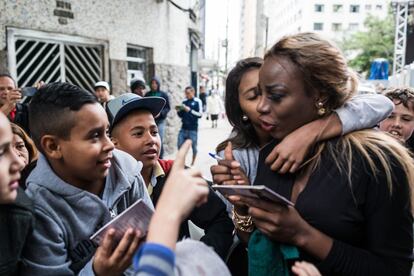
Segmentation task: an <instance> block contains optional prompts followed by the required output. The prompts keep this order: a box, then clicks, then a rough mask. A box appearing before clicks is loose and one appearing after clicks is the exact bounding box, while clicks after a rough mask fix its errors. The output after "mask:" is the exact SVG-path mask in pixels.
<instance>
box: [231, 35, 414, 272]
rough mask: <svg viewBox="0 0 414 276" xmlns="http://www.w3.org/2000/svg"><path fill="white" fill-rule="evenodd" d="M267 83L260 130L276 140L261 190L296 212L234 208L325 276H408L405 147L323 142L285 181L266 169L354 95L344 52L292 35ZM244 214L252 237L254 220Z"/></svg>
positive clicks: (410, 178) (382, 138)
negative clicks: (278, 151) (285, 143)
mask: <svg viewBox="0 0 414 276" xmlns="http://www.w3.org/2000/svg"><path fill="white" fill-rule="evenodd" d="M259 84H260V94H261V97H260V102H259V104H258V107H257V110H258V112H259V113H260V116H259V119H260V121H261V127H262V128H263V129H264V130H266V131H267V132H268V133H270V135H271V136H272V137H273V138H274V139H275V141H274V143H271V144H269V145H267V146H266V147H264V148H263V149H262V150H261V152H260V155H259V164H258V172H257V176H256V180H255V184H260V185H267V186H269V187H271V188H272V189H273V190H275V191H277V192H278V193H280V194H282V195H283V196H285V197H288V198H290V199H291V201H293V202H294V203H295V207H286V206H281V205H278V204H276V203H271V202H267V201H263V200H255V199H251V198H245V197H234V196H233V197H230V200H231V201H232V202H233V203H235V204H239V205H247V206H248V207H249V209H248V215H250V216H251V217H252V221H253V223H254V226H255V227H256V228H257V229H258V230H260V231H261V232H262V233H263V234H265V235H266V236H267V237H268V238H270V239H271V240H273V241H277V242H280V243H286V244H290V245H295V246H296V247H297V248H298V249H299V253H300V258H301V259H304V260H307V261H310V262H312V263H314V264H315V265H317V267H318V268H319V270H320V271H321V273H322V274H323V275H409V273H410V270H411V266H412V252H413V232H412V231H413V229H412V224H413V218H412V212H411V206H412V204H411V202H412V197H411V186H412V185H413V184H414V165H413V163H412V159H411V156H410V155H409V152H408V151H407V150H406V149H405V148H404V147H403V146H401V145H400V144H399V143H398V142H397V141H395V140H394V139H392V138H391V137H388V136H387V135H385V134H383V133H380V132H378V131H374V130H364V131H358V132H353V133H350V134H348V135H346V136H343V137H340V138H337V139H333V140H329V141H327V142H323V143H319V145H318V147H317V148H316V149H315V150H314V152H313V153H311V154H310V155H309V157H308V160H307V162H305V164H304V165H303V166H302V167H301V170H300V171H299V172H297V173H295V174H286V175H281V174H278V173H275V172H272V171H271V170H270V168H269V167H268V166H267V165H266V164H265V158H266V156H267V155H268V154H269V153H270V151H271V150H272V149H273V147H274V146H275V144H276V143H277V142H278V141H280V140H282V139H283V138H284V137H286V136H287V135H288V134H289V133H291V132H292V131H293V130H295V129H297V128H298V127H300V126H302V125H304V124H306V123H308V122H310V121H313V120H315V119H317V118H320V117H324V116H327V115H328V114H330V112H331V111H332V110H333V109H335V108H337V107H339V106H341V105H342V104H343V103H344V102H346V101H347V100H348V99H349V98H350V97H351V96H352V94H353V93H354V92H355V90H356V86H357V81H356V78H355V77H354V76H353V74H352V73H351V72H350V71H349V70H348V68H347V64H346V60H345V58H344V57H343V56H342V55H341V53H340V52H339V50H337V48H335V47H334V46H332V45H331V44H330V43H329V42H327V41H325V40H323V39H321V38H320V37H319V36H317V35H315V34H312V33H301V34H297V35H293V36H287V37H285V38H283V39H281V40H280V41H279V42H278V43H276V44H275V45H274V46H273V47H272V49H271V50H270V51H269V52H268V53H267V54H266V56H265V61H264V64H263V66H262V67H261V69H260V73H259ZM236 215H239V219H240V220H244V222H246V223H243V224H242V225H243V228H244V229H246V230H248V231H250V230H251V228H250V227H249V226H248V221H249V220H248V219H247V218H246V217H245V216H244V215H246V214H236Z"/></svg>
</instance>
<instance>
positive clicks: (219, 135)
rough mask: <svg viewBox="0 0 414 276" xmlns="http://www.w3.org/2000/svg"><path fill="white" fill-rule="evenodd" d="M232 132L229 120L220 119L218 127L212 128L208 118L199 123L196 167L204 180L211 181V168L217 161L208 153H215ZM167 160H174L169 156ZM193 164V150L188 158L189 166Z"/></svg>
mask: <svg viewBox="0 0 414 276" xmlns="http://www.w3.org/2000/svg"><path fill="white" fill-rule="evenodd" d="M230 131H231V126H230V124H229V123H228V121H227V119H221V118H220V119H219V121H218V127H217V128H211V121H209V120H206V116H203V118H202V119H201V120H200V121H199V127H198V154H197V159H196V162H195V164H194V166H195V167H196V168H198V169H200V170H201V171H202V173H203V176H204V178H206V179H209V180H211V173H210V166H211V165H213V164H215V163H216V161H215V160H214V159H213V158H211V157H210V156H209V155H208V153H209V152H215V148H216V146H217V145H218V144H219V143H220V142H222V141H223V140H224V139H226V138H227V137H228V136H229V134H230ZM167 158H171V159H173V158H174V155H173V156H167ZM190 163H191V150H190V152H189V154H188V156H187V164H190Z"/></svg>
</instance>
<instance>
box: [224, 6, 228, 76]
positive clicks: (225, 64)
mask: <svg viewBox="0 0 414 276" xmlns="http://www.w3.org/2000/svg"><path fill="white" fill-rule="evenodd" d="M226 12H227V19H226V39H225V40H224V41H225V42H224V43H225V44H224V47H225V48H226V56H225V59H226V60H225V63H224V74H225V75H227V66H228V63H227V62H228V61H227V60H228V55H229V0H227V10H226Z"/></svg>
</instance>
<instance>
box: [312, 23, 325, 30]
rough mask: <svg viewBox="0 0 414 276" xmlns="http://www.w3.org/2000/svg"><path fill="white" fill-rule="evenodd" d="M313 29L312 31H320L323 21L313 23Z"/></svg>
mask: <svg viewBox="0 0 414 276" xmlns="http://www.w3.org/2000/svg"><path fill="white" fill-rule="evenodd" d="M313 30H314V31H322V30H323V23H313Z"/></svg>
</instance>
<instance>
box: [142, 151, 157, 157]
mask: <svg viewBox="0 0 414 276" xmlns="http://www.w3.org/2000/svg"><path fill="white" fill-rule="evenodd" d="M157 154H158V152H157V150H156V149H148V150H146V151H144V155H145V156H148V157H155V156H157Z"/></svg>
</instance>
